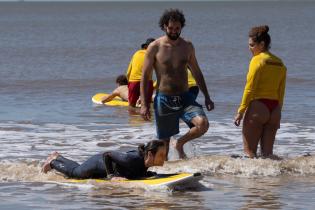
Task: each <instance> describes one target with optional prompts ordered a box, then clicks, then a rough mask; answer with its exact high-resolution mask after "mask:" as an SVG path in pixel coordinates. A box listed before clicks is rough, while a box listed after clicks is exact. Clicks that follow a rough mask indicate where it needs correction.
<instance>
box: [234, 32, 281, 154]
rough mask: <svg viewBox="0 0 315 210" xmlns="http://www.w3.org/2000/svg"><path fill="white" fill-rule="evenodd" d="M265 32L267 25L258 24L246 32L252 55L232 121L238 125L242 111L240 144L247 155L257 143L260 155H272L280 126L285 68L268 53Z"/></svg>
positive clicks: (267, 39)
mask: <svg viewBox="0 0 315 210" xmlns="http://www.w3.org/2000/svg"><path fill="white" fill-rule="evenodd" d="M268 31H269V27H268V26H258V27H254V28H252V29H251V30H250V32H249V40H248V45H249V50H250V51H251V52H252V54H253V57H252V59H251V62H250V64H249V71H248V74H247V82H246V86H245V89H244V94H243V98H242V102H241V105H240V107H239V109H238V112H237V114H236V116H235V121H234V123H235V125H236V126H239V125H240V123H241V120H242V119H243V115H244V113H245V117H244V121H243V130H242V133H243V143H244V152H245V154H246V155H248V156H249V157H250V158H253V157H255V156H256V155H257V154H256V153H257V147H258V143H259V142H260V148H261V154H262V156H264V157H268V156H271V155H273V144H274V141H275V136H276V133H277V130H278V129H279V128H280V119H281V109H282V105H283V98H284V92H285V83H286V67H285V66H284V64H283V62H282V61H281V59H279V58H278V57H276V56H275V55H273V54H271V53H270V52H269V49H270V42H271V39H270V35H269V34H268Z"/></svg>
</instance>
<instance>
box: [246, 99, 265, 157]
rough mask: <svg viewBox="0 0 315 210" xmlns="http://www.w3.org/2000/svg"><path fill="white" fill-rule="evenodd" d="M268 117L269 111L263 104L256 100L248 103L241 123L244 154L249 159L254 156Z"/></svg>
mask: <svg viewBox="0 0 315 210" xmlns="http://www.w3.org/2000/svg"><path fill="white" fill-rule="evenodd" d="M269 117H270V113H269V110H268V108H267V107H266V106H265V105H264V104H263V103H261V102H260V101H257V100H255V101H252V102H251V103H250V105H249V107H248V109H247V111H246V113H245V117H244V121H243V144H244V152H245V154H246V155H248V156H249V157H250V158H253V157H255V156H256V153H257V146H258V143H259V140H260V139H261V137H262V134H263V128H264V124H265V123H266V122H267V121H268V119H269Z"/></svg>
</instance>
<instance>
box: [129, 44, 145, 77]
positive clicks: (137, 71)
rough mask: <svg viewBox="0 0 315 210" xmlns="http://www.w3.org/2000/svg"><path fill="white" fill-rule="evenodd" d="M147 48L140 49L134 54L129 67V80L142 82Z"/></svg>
mask: <svg viewBox="0 0 315 210" xmlns="http://www.w3.org/2000/svg"><path fill="white" fill-rule="evenodd" d="M145 53H146V50H143V49H142V50H138V51H137V52H135V54H133V56H132V58H131V61H130V63H129V66H128V69H127V73H126V76H127V79H128V82H140V80H141V76H142V67H143V62H144V57H145Z"/></svg>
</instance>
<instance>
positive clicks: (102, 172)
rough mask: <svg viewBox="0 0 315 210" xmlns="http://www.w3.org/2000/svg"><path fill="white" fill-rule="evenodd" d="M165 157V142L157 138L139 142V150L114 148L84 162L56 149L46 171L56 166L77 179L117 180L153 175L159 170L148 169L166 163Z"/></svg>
mask: <svg viewBox="0 0 315 210" xmlns="http://www.w3.org/2000/svg"><path fill="white" fill-rule="evenodd" d="M165 160H166V147H165V144H164V142H163V141H160V140H153V141H150V142H149V143H147V144H146V145H144V144H141V145H139V147H138V150H132V151H129V152H119V151H110V152H104V153H101V154H97V155H94V156H92V157H90V158H89V159H87V160H86V161H85V162H84V163H82V164H79V163H77V162H75V161H72V160H69V159H67V158H65V157H63V156H62V155H60V154H59V153H58V152H53V153H52V154H51V155H50V156H49V157H48V158H47V160H46V162H45V163H44V165H43V168H42V172H44V173H47V172H48V171H50V170H52V169H55V170H56V171H58V172H61V173H62V174H64V175H66V176H67V177H69V178H76V179H89V178H108V179H112V178H114V179H117V177H119V178H121V177H123V178H127V179H137V178H143V177H148V176H153V175H154V174H155V173H154V172H151V171H148V168H149V167H151V166H162V165H163V164H164V161H165ZM119 178H118V179H119Z"/></svg>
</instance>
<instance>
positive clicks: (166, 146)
mask: <svg viewBox="0 0 315 210" xmlns="http://www.w3.org/2000/svg"><path fill="white" fill-rule="evenodd" d="M170 139H171V138H165V139H160V140H162V141H163V142H164V144H165V148H166V161H168V152H169V148H170Z"/></svg>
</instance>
